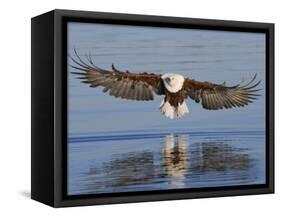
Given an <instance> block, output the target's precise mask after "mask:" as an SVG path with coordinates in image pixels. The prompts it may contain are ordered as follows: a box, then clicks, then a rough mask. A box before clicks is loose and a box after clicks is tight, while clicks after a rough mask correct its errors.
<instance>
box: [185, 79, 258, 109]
mask: <svg viewBox="0 0 281 217" xmlns="http://www.w3.org/2000/svg"><path fill="white" fill-rule="evenodd" d="M256 77H257V75H255V76H254V77H253V78H252V79H251V80H250V81H249V82H248V83H246V84H242V83H244V82H241V83H240V84H238V85H235V86H231V87H228V86H225V82H224V83H223V84H214V83H210V82H201V81H195V80H192V79H189V78H186V79H185V81H184V86H183V90H184V95H185V97H190V98H191V99H193V100H195V101H196V102H199V101H200V100H201V104H202V106H203V108H205V109H209V110H217V109H224V108H225V109H229V108H233V107H244V106H246V105H248V104H249V103H252V102H253V101H254V100H256V99H257V97H258V96H260V95H259V94H257V92H258V91H260V90H261V89H257V87H258V86H259V85H260V83H261V81H258V82H255V81H256Z"/></svg>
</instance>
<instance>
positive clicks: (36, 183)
mask: <svg viewBox="0 0 281 217" xmlns="http://www.w3.org/2000/svg"><path fill="white" fill-rule="evenodd" d="M68 21H79V22H88V23H89V22H94V23H109V24H124V25H140V26H158V27H159V26H160V27H171V28H192V29H210V30H225V31H238V32H263V33H266V184H263V185H249V186H231V187H212V188H201V189H199V188H198V189H178V190H167V191H166V190H165V191H163V190H162V191H160V190H159V191H149V192H127V193H114V194H98V195H77V196H67V194H66V163H67V156H66V145H67V116H66V115H67V97H66V96H67V69H66V65H67V64H66V61H67V52H66V46H67V44H66V43H67V40H66V37H67V35H66V34H67V31H66V23H67V22H68ZM31 23H32V29H31V37H32V38H31V40H32V43H31V51H32V56H31V57H32V58H31V59H32V64H31V71H32V73H31V74H32V76H31V77H32V87H31V89H32V96H31V97H32V105H31V108H32V111H31V112H32V144H31V155H32V160H31V172H32V177H31V198H32V199H34V200H37V201H40V202H42V203H45V204H48V205H50V206H53V207H68V206H80V205H97V204H112V203H129V202H143V201H160V200H174V199H189V198H205V197H222V196H236V195H251V194H266V193H274V24H272V23H256V22H240V21H225V20H207V19H191V18H179V17H164V16H147V15H131V14H117V13H102V12H86V11H71V10H53V11H50V12H48V13H45V14H42V15H40V16H37V17H34V18H32V22H31Z"/></svg>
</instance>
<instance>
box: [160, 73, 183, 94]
mask: <svg viewBox="0 0 281 217" xmlns="http://www.w3.org/2000/svg"><path fill="white" fill-rule="evenodd" d="M161 78H162V80H163V82H164V85H165V87H166V88H167V90H168V91H169V92H171V93H176V92H178V91H179V90H181V89H182V86H183V83H184V77H183V76H182V75H179V74H173V73H166V74H164V75H162V76H161Z"/></svg>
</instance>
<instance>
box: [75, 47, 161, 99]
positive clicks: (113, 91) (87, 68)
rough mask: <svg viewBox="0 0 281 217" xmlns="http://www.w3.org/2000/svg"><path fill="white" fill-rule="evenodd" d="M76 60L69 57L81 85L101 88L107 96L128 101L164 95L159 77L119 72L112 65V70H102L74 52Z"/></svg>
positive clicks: (89, 58)
mask: <svg viewBox="0 0 281 217" xmlns="http://www.w3.org/2000/svg"><path fill="white" fill-rule="evenodd" d="M74 53H75V55H76V58H73V57H70V58H71V59H72V61H73V62H74V63H75V64H76V65H74V66H73V65H72V68H74V69H76V70H79V71H78V72H72V73H73V74H77V75H79V77H78V78H79V79H82V80H83V81H82V82H83V83H87V84H89V85H90V87H97V86H102V87H104V88H103V92H109V95H111V96H114V97H119V98H123V99H130V100H153V92H154V93H156V94H159V95H160V94H164V86H163V81H162V79H161V75H156V74H152V73H151V74H148V73H146V72H143V73H131V72H129V71H125V72H122V71H119V70H117V69H116V68H115V67H114V65H113V64H112V70H110V71H109V70H104V69H101V68H99V67H97V66H96V65H95V64H94V63H93V61H92V59H91V57H90V56H86V57H87V63H86V61H84V60H82V59H81V57H79V55H78V54H77V52H76V51H75V50H74Z"/></svg>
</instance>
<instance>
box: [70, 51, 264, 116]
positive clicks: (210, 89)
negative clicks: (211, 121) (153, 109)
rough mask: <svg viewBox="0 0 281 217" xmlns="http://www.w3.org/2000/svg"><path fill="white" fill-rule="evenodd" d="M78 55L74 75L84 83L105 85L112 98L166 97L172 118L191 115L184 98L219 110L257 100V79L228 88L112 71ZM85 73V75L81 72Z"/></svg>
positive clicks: (163, 109) (177, 77)
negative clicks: (154, 95)
mask: <svg viewBox="0 0 281 217" xmlns="http://www.w3.org/2000/svg"><path fill="white" fill-rule="evenodd" d="M74 52H75V54H76V57H77V58H76V59H74V58H72V57H71V59H72V61H73V62H74V63H75V64H76V66H72V67H73V68H74V69H77V70H79V71H80V72H73V73H74V74H78V75H80V77H79V78H80V79H83V82H84V83H89V84H90V87H97V86H102V87H104V89H103V92H107V91H109V95H111V96H114V97H117V98H122V99H130V100H145V101H148V100H153V93H155V94H158V95H165V98H164V100H163V102H162V103H161V105H160V110H161V112H162V113H163V114H164V115H165V116H166V117H169V118H171V119H172V118H173V117H174V113H175V114H176V115H177V116H178V117H182V116H183V115H184V114H185V113H187V112H188V108H187V106H186V104H185V101H184V100H185V99H186V98H188V97H189V98H190V99H192V100H195V102H197V103H199V102H201V104H202V106H203V108H204V109H208V110H217V109H229V108H233V107H243V106H245V105H248V103H251V102H252V101H253V100H254V99H256V96H258V95H257V94H255V92H256V91H258V89H255V87H257V86H258V85H259V83H260V81H259V82H256V83H253V82H254V81H255V79H256V75H255V76H254V78H253V79H252V80H251V81H250V82H249V83H247V84H242V83H243V82H241V83H240V84H238V85H235V86H225V82H224V83H223V84H214V83H210V82H207V81H205V82H201V81H196V80H192V79H189V78H184V77H183V76H182V75H179V74H173V73H166V74H163V75H157V74H153V73H147V72H142V73H133V72H129V71H120V70H117V69H116V68H115V67H114V65H113V64H112V70H104V69H101V68H99V67H97V66H96V65H94V63H93V61H92V59H91V58H90V56H87V61H88V63H86V62H85V61H84V60H82V59H81V58H80V57H79V56H78V55H77V53H76V51H74ZM81 71H82V72H81Z"/></svg>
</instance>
